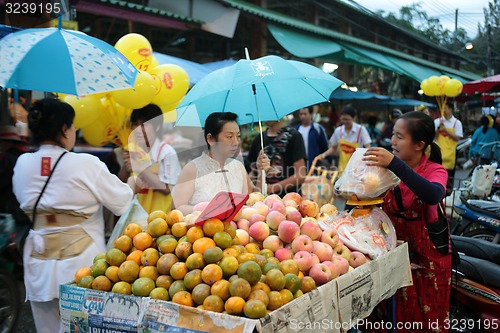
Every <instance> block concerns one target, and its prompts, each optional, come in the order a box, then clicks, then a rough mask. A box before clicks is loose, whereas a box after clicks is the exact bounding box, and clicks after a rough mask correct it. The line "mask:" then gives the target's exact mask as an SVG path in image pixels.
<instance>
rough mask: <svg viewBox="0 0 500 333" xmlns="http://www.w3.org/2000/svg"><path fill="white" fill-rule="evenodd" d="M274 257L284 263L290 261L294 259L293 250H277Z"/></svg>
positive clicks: (283, 248)
mask: <svg viewBox="0 0 500 333" xmlns="http://www.w3.org/2000/svg"><path fill="white" fill-rule="evenodd" d="M274 256H275V257H276V258H277V259H278V260H279V261H284V260H288V259H293V252H292V250H290V249H288V248H286V247H282V248H279V249H277V250H276V252H274Z"/></svg>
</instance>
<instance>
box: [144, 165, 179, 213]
mask: <svg viewBox="0 0 500 333" xmlns="http://www.w3.org/2000/svg"><path fill="white" fill-rule="evenodd" d="M149 170H150V171H151V172H154V173H155V174H158V170H159V166H158V163H156V164H154V165H152V166H151V167H149ZM143 192H145V193H143ZM137 200H139V202H140V204H141V206H142V208H144V210H145V211H146V212H147V213H148V214H149V213H151V212H153V211H155V210H161V211H164V212H165V213H168V212H169V211H170V209H171V207H172V194H163V193H161V192H159V191H155V190H154V189H143V190H141V191H140V192H139V193H138V194H137Z"/></svg>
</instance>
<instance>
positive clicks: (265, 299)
mask: <svg viewBox="0 0 500 333" xmlns="http://www.w3.org/2000/svg"><path fill="white" fill-rule="evenodd" d="M248 299H249V300H251V299H258V300H259V301H262V303H264V304H265V305H266V307H267V305H268V304H269V296H268V295H267V293H266V292H265V291H264V290H260V289H258V290H252V292H251V293H250V295H248Z"/></svg>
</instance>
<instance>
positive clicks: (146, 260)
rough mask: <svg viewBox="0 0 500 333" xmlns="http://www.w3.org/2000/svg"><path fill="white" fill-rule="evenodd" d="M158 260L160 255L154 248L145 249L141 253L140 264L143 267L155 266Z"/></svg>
mask: <svg viewBox="0 0 500 333" xmlns="http://www.w3.org/2000/svg"><path fill="white" fill-rule="evenodd" d="M159 259H160V253H159V252H158V250H157V249H155V248H152V247H150V248H147V249H145V250H144V251H143V252H142V255H141V263H142V264H143V265H144V266H155V265H156V263H157V262H158V260H159Z"/></svg>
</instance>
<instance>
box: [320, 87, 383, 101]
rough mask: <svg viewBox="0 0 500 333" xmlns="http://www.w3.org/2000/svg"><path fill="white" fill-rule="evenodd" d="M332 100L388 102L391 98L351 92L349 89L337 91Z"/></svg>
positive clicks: (362, 92)
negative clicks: (375, 100)
mask: <svg viewBox="0 0 500 333" xmlns="http://www.w3.org/2000/svg"><path fill="white" fill-rule="evenodd" d="M330 99H333V100H335V99H338V100H368V99H378V100H387V99H390V97H389V96H384V95H379V94H374V93H371V92H367V91H351V90H349V89H340V88H339V89H337V90H335V91H334V92H333V93H332V94H331V95H330Z"/></svg>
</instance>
